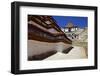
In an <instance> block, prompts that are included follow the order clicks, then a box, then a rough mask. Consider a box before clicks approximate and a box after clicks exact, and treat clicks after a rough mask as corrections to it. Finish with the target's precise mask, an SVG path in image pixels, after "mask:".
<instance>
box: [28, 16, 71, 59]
mask: <svg viewBox="0 0 100 76" xmlns="http://www.w3.org/2000/svg"><path fill="white" fill-rule="evenodd" d="M69 29H70V30H69V31H71V28H69ZM71 44H72V41H71V40H70V39H69V38H68V37H67V35H66V34H65V33H64V32H63V31H62V30H61V29H60V27H59V26H58V25H57V24H56V21H55V20H54V19H53V17H52V16H40V15H39V16H37V15H28V60H42V59H45V58H47V57H49V56H51V55H53V54H55V53H57V52H58V51H59V52H63V50H66V49H68V48H69V47H70V48H71ZM68 51H69V50H67V52H68ZM64 52H65V51H64Z"/></svg>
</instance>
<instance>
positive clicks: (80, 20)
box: [52, 16, 88, 28]
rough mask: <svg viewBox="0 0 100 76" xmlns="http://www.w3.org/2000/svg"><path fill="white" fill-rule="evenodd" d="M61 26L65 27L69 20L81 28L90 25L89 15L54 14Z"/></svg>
mask: <svg viewBox="0 0 100 76" xmlns="http://www.w3.org/2000/svg"><path fill="white" fill-rule="evenodd" d="M52 17H53V18H54V19H55V20H56V22H57V24H58V25H59V26H60V27H65V26H66V25H67V24H68V23H69V22H72V23H73V24H74V25H78V26H79V27H80V28H84V27H87V26H88V18H87V17H76V16H52Z"/></svg>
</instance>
